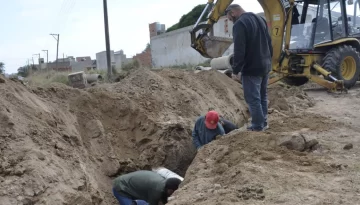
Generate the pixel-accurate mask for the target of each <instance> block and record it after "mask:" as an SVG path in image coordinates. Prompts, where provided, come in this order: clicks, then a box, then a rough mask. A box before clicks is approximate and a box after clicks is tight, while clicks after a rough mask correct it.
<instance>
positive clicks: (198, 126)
mask: <svg viewBox="0 0 360 205" xmlns="http://www.w3.org/2000/svg"><path fill="white" fill-rule="evenodd" d="M218 135H225V131H224V128H223V126H222V125H221V124H220V123H219V114H218V113H217V112H216V111H214V110H211V111H209V112H208V113H207V114H206V115H205V116H201V117H199V118H198V119H197V120H196V123H195V126H194V129H193V131H192V138H193V143H194V146H195V147H196V149H200V148H201V147H202V146H204V145H205V144H208V143H210V142H211V141H213V140H214V139H215V138H216V136H218Z"/></svg>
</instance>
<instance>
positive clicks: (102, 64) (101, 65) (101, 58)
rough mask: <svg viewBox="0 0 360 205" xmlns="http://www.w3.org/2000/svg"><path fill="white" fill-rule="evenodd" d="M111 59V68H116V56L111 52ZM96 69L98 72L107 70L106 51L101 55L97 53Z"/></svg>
mask: <svg viewBox="0 0 360 205" xmlns="http://www.w3.org/2000/svg"><path fill="white" fill-rule="evenodd" d="M110 59H111V61H110V62H111V66H114V67H115V56H114V51H113V50H111V51H110ZM96 68H97V69H98V70H107V68H108V66H107V57H106V51H102V52H99V53H96Z"/></svg>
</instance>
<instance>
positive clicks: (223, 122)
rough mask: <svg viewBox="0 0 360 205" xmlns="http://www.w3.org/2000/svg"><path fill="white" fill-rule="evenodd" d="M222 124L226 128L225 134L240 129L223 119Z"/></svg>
mask: <svg viewBox="0 0 360 205" xmlns="http://www.w3.org/2000/svg"><path fill="white" fill-rule="evenodd" d="M220 124H221V125H222V126H223V128H224V131H225V134H227V133H229V132H231V131H233V130H235V129H238V127H237V126H236V125H235V124H234V123H232V122H230V121H229V120H225V119H224V118H223V117H220Z"/></svg>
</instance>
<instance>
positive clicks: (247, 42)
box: [232, 12, 273, 76]
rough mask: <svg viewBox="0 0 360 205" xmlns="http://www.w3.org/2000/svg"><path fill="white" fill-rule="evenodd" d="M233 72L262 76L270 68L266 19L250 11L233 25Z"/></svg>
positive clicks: (270, 55) (269, 47)
mask: <svg viewBox="0 0 360 205" xmlns="http://www.w3.org/2000/svg"><path fill="white" fill-rule="evenodd" d="M233 41H234V58H233V66H232V69H233V73H234V74H235V75H237V74H238V73H240V72H241V74H242V75H243V76H264V75H266V74H267V73H269V72H270V70H271V58H272V56H273V50H272V45H271V37H270V33H269V30H268V27H267V25H266V21H265V20H264V19H263V18H262V17H260V16H258V15H256V14H254V13H251V12H247V13H244V14H242V15H241V16H240V17H239V19H238V20H237V21H236V22H235V23H234V26H233Z"/></svg>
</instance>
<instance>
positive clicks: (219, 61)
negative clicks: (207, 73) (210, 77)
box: [210, 54, 234, 70]
mask: <svg viewBox="0 0 360 205" xmlns="http://www.w3.org/2000/svg"><path fill="white" fill-rule="evenodd" d="M233 56H234V54H231V55H228V56H223V57H219V58H213V59H211V61H210V66H211V68H212V69H215V70H226V69H232V63H233V62H232V61H233Z"/></svg>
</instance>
